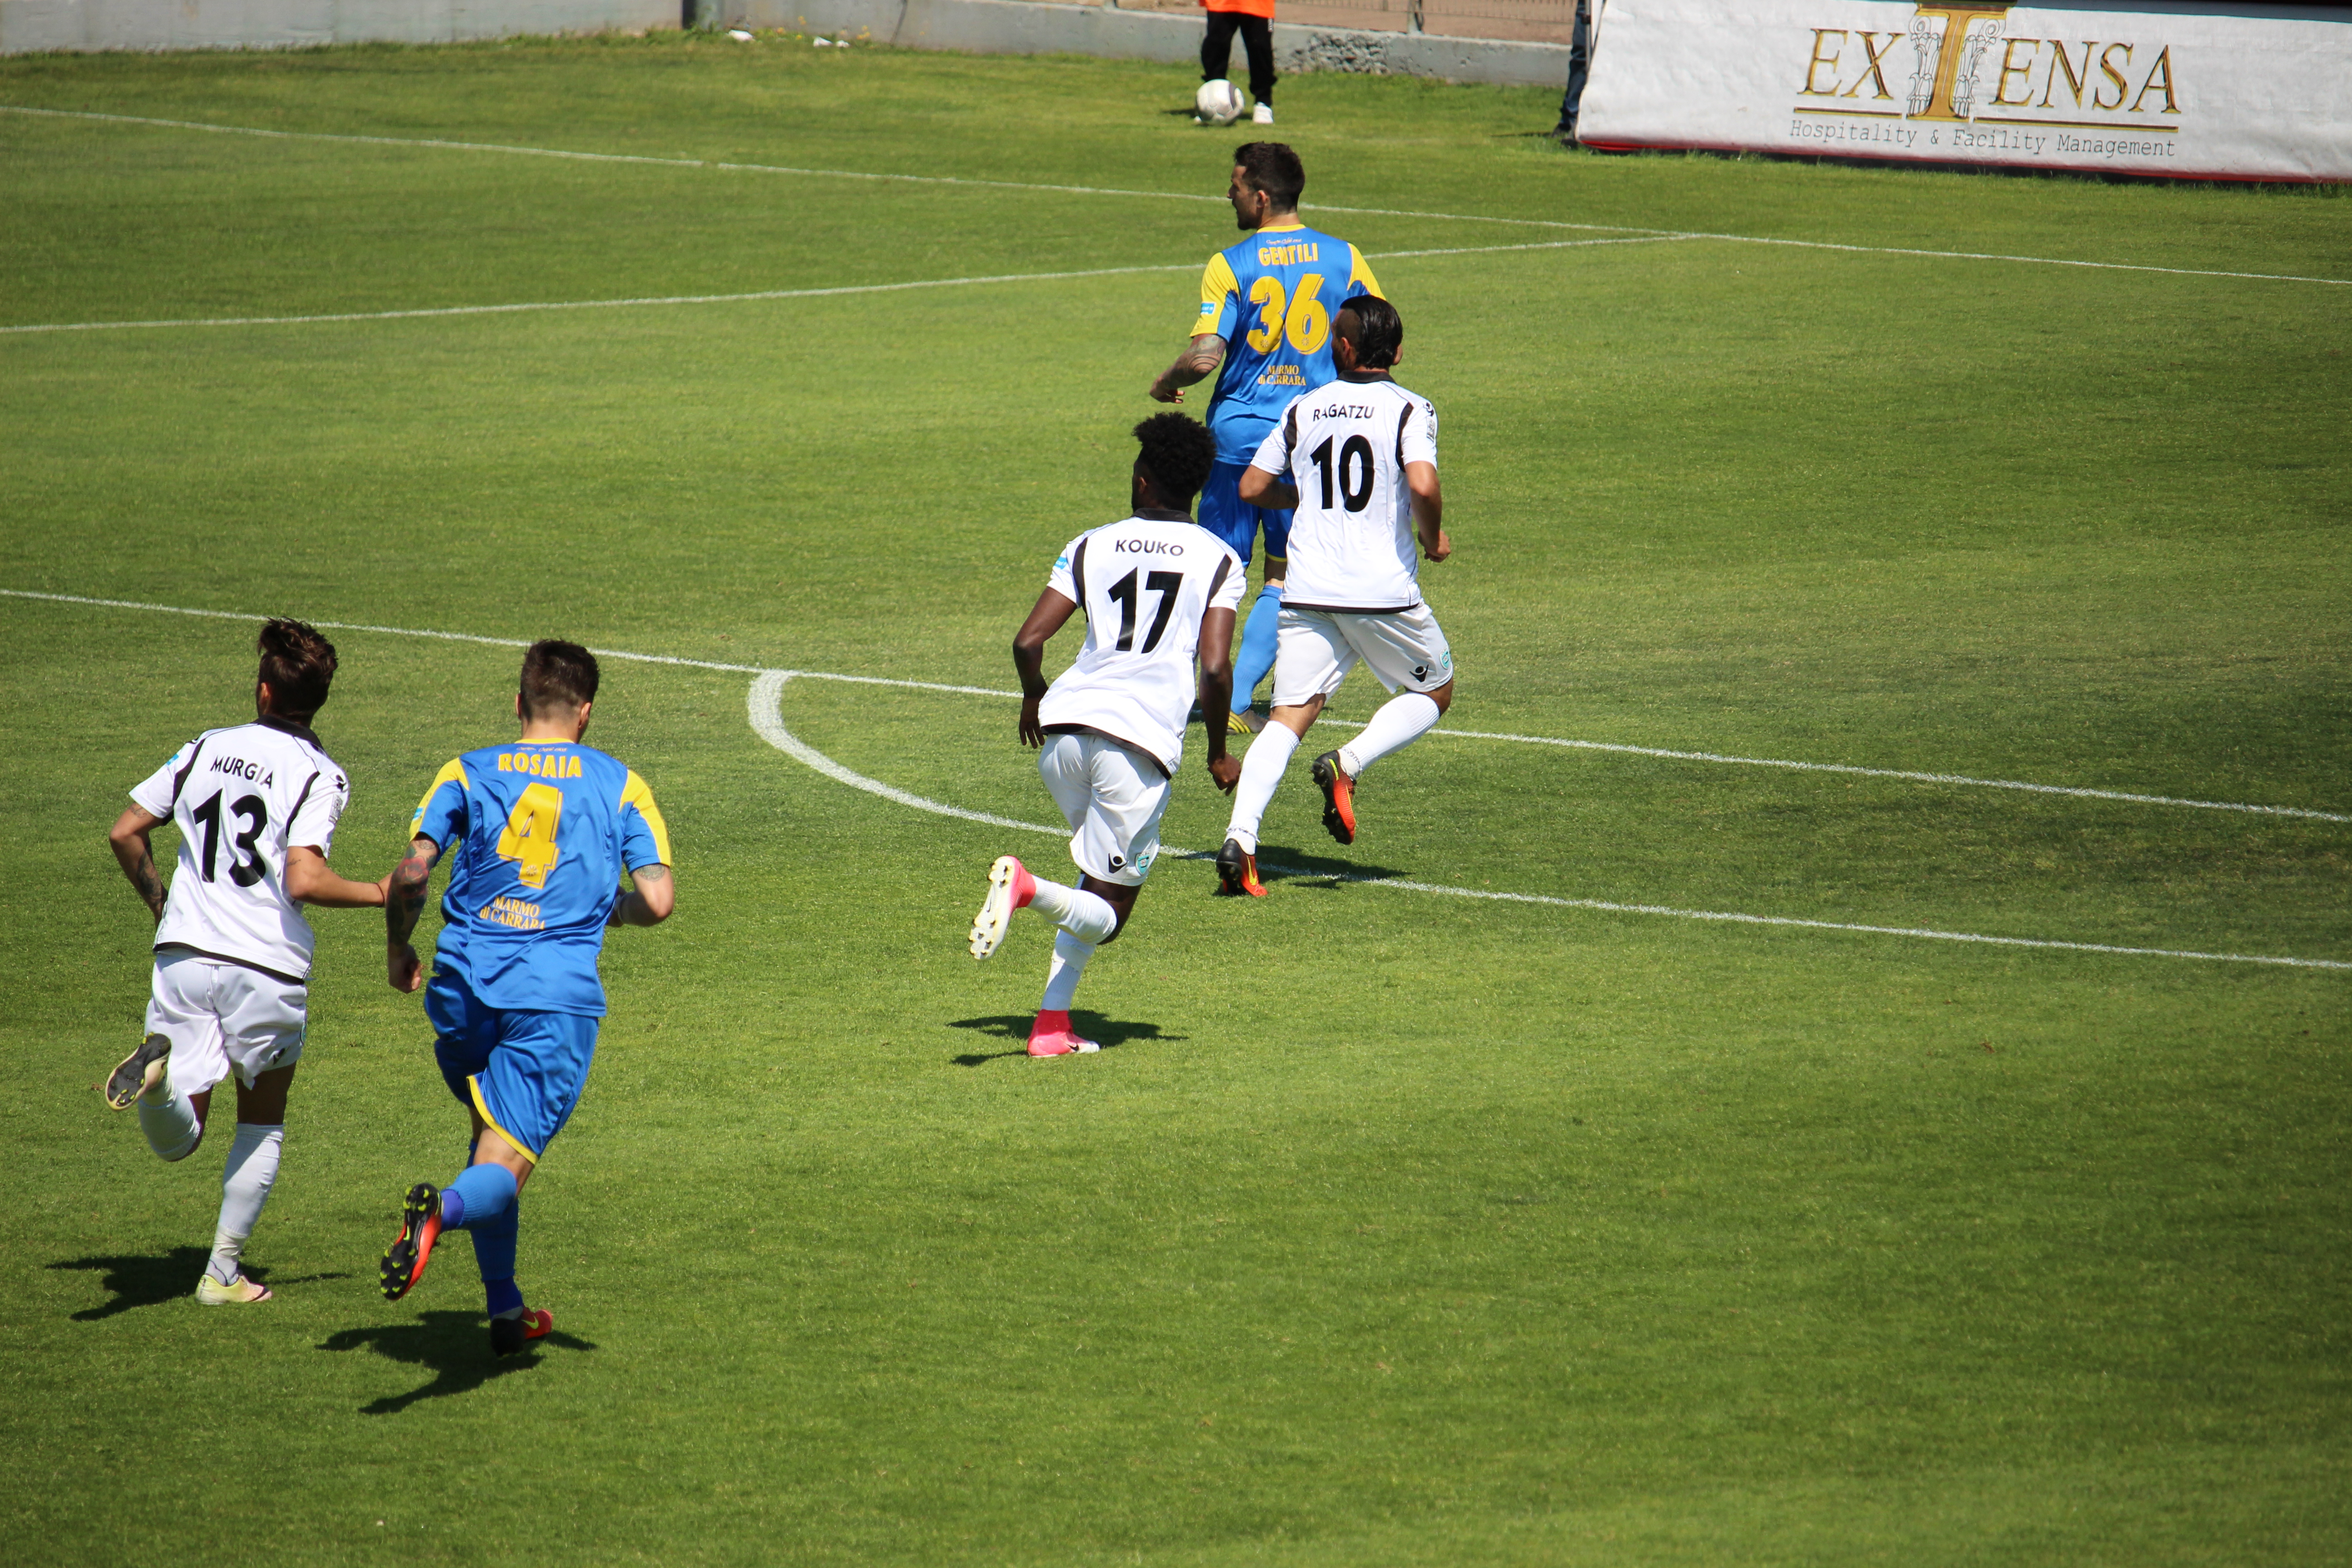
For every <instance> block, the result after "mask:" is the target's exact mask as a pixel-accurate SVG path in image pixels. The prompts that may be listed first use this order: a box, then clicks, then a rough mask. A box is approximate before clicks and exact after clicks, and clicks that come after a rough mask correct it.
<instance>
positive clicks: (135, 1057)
mask: <svg viewBox="0 0 2352 1568" xmlns="http://www.w3.org/2000/svg"><path fill="white" fill-rule="evenodd" d="M171 1061H172V1042H171V1041H170V1040H168V1039H166V1038H164V1037H163V1036H162V1035H150V1036H148V1037H146V1038H145V1039H143V1040H142V1041H140V1042H139V1048H138V1049H137V1050H135V1051H133V1052H131V1054H130V1055H129V1056H127V1057H125V1058H122V1063H121V1066H119V1067H117V1068H115V1069H114V1071H113V1072H111V1073H110V1074H109V1075H108V1076H107V1079H106V1103H107V1104H109V1105H110V1106H112V1107H113V1108H114V1109H115V1110H130V1109H131V1106H132V1105H133V1104H134V1103H135V1102H136V1101H137V1100H138V1099H139V1097H140V1096H141V1095H142V1094H144V1093H146V1092H147V1091H148V1090H149V1089H152V1088H153V1087H154V1086H155V1085H156V1084H158V1083H160V1082H162V1081H163V1075H164V1074H165V1073H166V1072H167V1071H169V1070H170V1068H171Z"/></svg>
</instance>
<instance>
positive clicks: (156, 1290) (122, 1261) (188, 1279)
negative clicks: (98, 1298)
mask: <svg viewBox="0 0 2352 1568" xmlns="http://www.w3.org/2000/svg"><path fill="white" fill-rule="evenodd" d="M211 1258H212V1252H211V1249H210V1248H208V1247H173V1248H172V1250H171V1251H169V1252H148V1253H122V1254H117V1255H115V1256H113V1257H109V1258H64V1259H61V1260H60V1261H58V1262H56V1263H52V1264H50V1265H49V1267H50V1268H69V1269H85V1270H88V1271H89V1272H90V1273H94V1274H99V1275H102V1276H103V1277H104V1278H102V1279H100V1280H99V1284H100V1286H102V1287H103V1288H104V1289H107V1290H108V1291H110V1292H111V1294H110V1297H109V1298H108V1300H104V1301H102V1302H100V1304H99V1305H97V1306H95V1307H85V1308H83V1309H82V1310H80V1311H79V1312H75V1313H72V1314H70V1316H71V1317H72V1319H73V1321H75V1322H77V1323H94V1322H97V1321H99V1320H100V1319H101V1318H110V1317H113V1316H114V1315H115V1314H116V1313H117V1312H127V1311H129V1310H131V1309H132V1308H133V1307H160V1306H162V1305H163V1303H164V1302H166V1301H179V1300H186V1299H187V1298H188V1297H190V1296H193V1295H194V1294H195V1293H196V1279H197V1277H198V1276H199V1275H201V1274H203V1273H204V1271H205V1263H206V1262H208V1261H210V1259H211ZM244 1268H245V1276H246V1278H247V1279H252V1280H255V1281H257V1282H258V1283H260V1284H263V1285H268V1284H271V1283H272V1280H271V1279H270V1278H269V1268H268V1265H266V1264H260V1263H247V1264H246V1265H245V1266H244ZM350 1278H351V1276H350V1275H348V1274H305V1275H302V1276H301V1277H300V1278H299V1279H280V1280H278V1281H275V1283H276V1284H277V1285H278V1286H279V1287H281V1288H282V1287H284V1286H287V1285H307V1284H310V1283H312V1282H314V1281H317V1280H320V1279H350Z"/></svg>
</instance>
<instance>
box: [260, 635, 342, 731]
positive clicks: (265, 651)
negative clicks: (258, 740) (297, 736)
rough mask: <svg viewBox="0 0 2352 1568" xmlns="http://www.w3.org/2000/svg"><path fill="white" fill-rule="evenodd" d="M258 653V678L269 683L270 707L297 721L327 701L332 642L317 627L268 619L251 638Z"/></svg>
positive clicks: (307, 718) (332, 666)
mask: <svg viewBox="0 0 2352 1568" xmlns="http://www.w3.org/2000/svg"><path fill="white" fill-rule="evenodd" d="M254 651H255V652H257V653H258V654H259V655H261V673H260V676H259V679H262V680H265V681H268V683H269V700H270V707H269V710H270V711H271V712H272V713H274V714H276V715H278V717H279V718H281V719H287V720H290V721H293V722H295V723H298V724H306V723H308V722H310V715H312V714H313V713H316V712H317V711H318V710H320V709H321V708H323V707H325V706H326V705H327V689H328V688H329V687H330V686H331V685H332V684H333V683H334V679H335V645H334V644H333V643H331V642H329V641H328V640H327V639H326V638H325V637H320V635H319V632H318V628H317V627H315V626H307V625H305V624H304V623H302V622H300V621H294V620H288V619H286V618H285V617H283V616H280V617H279V618H278V619H277V620H273V621H269V622H267V623H266V624H264V625H263V626H262V628H261V635H260V636H259V637H256V638H255V639H254Z"/></svg>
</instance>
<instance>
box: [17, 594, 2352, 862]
mask: <svg viewBox="0 0 2352 1568" xmlns="http://www.w3.org/2000/svg"><path fill="white" fill-rule="evenodd" d="M0 597H5V598H11V599H37V600H42V601H46V602H47V603H50V604H57V605H93V606H99V607H102V608H106V609H115V610H144V611H147V612H149V613H151V614H154V615H164V616H203V617H205V618H207V619H211V620H221V621H259V620H261V619H262V618H263V617H261V616H257V615H253V614H249V613H247V612H244V611H238V610H195V609H188V608H185V607H184V606H182V605H151V604H146V603H144V602H142V601H140V600H137V599H93V598H89V597H86V596H84V595H79V594H41V593H35V592H33V591H32V590H30V589H26V588H0ZM310 624H311V625H312V626H322V627H324V628H326V629H327V630H329V631H339V632H379V633H382V634H383V635H384V636H386V637H434V638H437V639H439V640H440V641H443V642H469V643H480V644H484V645H486V646H488V647H530V643H529V642H527V641H525V640H523V639H521V638H519V637H477V636H475V635H473V634H472V633H469V632H441V631H427V630H423V629H420V628H418V627H415V626H370V625H367V624H365V623H362V622H358V621H313V622H311V623H310ZM589 651H590V652H591V653H593V654H594V655H595V656H596V657H597V658H618V659H625V660H628V661H630V662H632V663H636V664H667V665H676V666H677V667H679V668H686V669H715V670H719V671H720V672H722V673H725V674H728V675H783V676H786V677H789V678H792V679H799V680H832V681H838V682H841V683H844V684H846V685H852V686H896V687H901V688H904V689H908V690H913V691H950V692H955V693H958V694H960V695H962V696H968V697H1002V698H1004V699H1007V700H1015V699H1018V698H1019V697H1020V695H1021V694H1020V693H1019V692H1017V691H1003V690H1000V689H996V688H994V687H989V686H947V685H942V684H940V682H938V681H931V680H899V679H892V678H890V677H887V676H879V675H836V674H833V673H831V672H829V671H825V670H819V669H789V670H779V669H777V668H774V667H773V666H771V665H763V664H717V663H713V662H712V661H710V660H709V659H701V658H672V657H670V656H669V655H667V654H658V653H631V652H629V651H627V650H626V649H624V648H609V647H599V648H591V649H590V650H589ZM1322 722H1324V723H1326V724H1331V725H1335V726H1338V727H1339V728H1342V729H1360V728H1362V727H1363V726H1362V721H1360V720H1354V719H1326V720H1323V721H1322ZM1430 733H1431V734H1433V735H1445V736H1450V737H1451V738H1453V739H1454V740H1457V741H1505V742H1511V743H1513V744H1515V745H1521V746H1561V747H1566V748H1569V749H1570V750H1574V751H1580V752H1618V753H1622V754H1623V755H1627V756H1636V757H1664V758H1666V759H1669V760H1671V761H1674V762H1682V763H1724V764H1728V765H1730V766H1734V767H1746V768H1788V769H1790V770H1793V771H1796V772H1800V773H1850V774H1854V775H1857V776H1859V777H1863V778H1874V779H1903V780H1906V781H1907V782H1910V783H1913V784H1949V785H1957V786H1964V787H1968V788H1972V789H2011V790H2022V791H2025V792H2028V793H2030V794H2033V795H2068V796H2072V797H2074V798H2076V799H2080V800H2113V801H2121V802H2124V803H2126V804H2127V805H2172V806H2185V807H2189V808H2190V809H2193V810H2198V811H2240V812H2247V813H2251V814H2254V815H2257V816H2295V817H2306V818H2309V819H2311V820H2313V821H2317V822H2352V813H2343V812H2334V811H2313V810H2309V809H2307V808H2305V807H2303V806H2296V805H2247V804H2244V803H2242V802H2239V801H2227V800H2188V799H2183V798H2181V797H2179V796H2175V795H2137V794H2133V793H2131V792H2129V791H2126V790H2112V789H2085V788H2081V787H2077V786H2074V785H2070V784H2031V783H2028V782H2026V781H2024V780H2021V779H1982V778H1976V777H1973V776H1971V775H1969V774H1967V773H1916V772H1913V771H1911V770H1909V769H1906V768H1865V767H1861V766H1858V765H1856V764H1854V763H1800V762H1790V761H1787V760H1784V759H1780V758H1776V757H1740V756H1732V755H1729V754H1727V753H1725V752H1675V751H1667V750H1665V749H1664V748H1663V747H1659V746H1629V745H1624V744H1621V743H1619V742H1612V741H1570V740H1562V739H1560V738H1559V737H1558V736H1553V735H1514V734H1507V733H1504V732H1502V731H1493V730H1445V729H1436V730H1432V731H1430ZM810 765H811V766H814V765H815V764H814V763H812V764H810ZM926 809H929V807H928V806H927V807H926ZM949 809H950V808H948V807H945V806H941V807H940V810H943V811H945V810H949ZM987 820H990V821H994V820H995V818H993V817H991V818H988V819H987ZM1497 896H1499V895H1497Z"/></svg>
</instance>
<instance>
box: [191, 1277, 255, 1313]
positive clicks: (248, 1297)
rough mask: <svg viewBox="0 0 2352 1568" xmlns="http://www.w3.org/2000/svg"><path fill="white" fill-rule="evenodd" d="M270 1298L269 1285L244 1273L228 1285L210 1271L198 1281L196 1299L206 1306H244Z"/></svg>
mask: <svg viewBox="0 0 2352 1568" xmlns="http://www.w3.org/2000/svg"><path fill="white" fill-rule="evenodd" d="M270 1299H271V1297H270V1294H269V1287H268V1286H267V1285H264V1284H261V1283H259V1282H258V1281H256V1280H252V1279H247V1278H246V1277H245V1276H244V1275H242V1274H240V1275H238V1276H237V1277H236V1279H234V1280H232V1281H230V1282H229V1283H228V1284H226V1285H224V1284H222V1283H221V1282H220V1281H219V1280H217V1279H214V1278H213V1277H212V1275H211V1274H209V1273H207V1274H205V1277H204V1278H203V1279H199V1280H197V1281H196V1300H197V1302H198V1303H199V1304H201V1305H203V1306H206V1307H243V1306H249V1305H251V1304H253V1303H255V1302H257V1301H267V1300H270Z"/></svg>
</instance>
